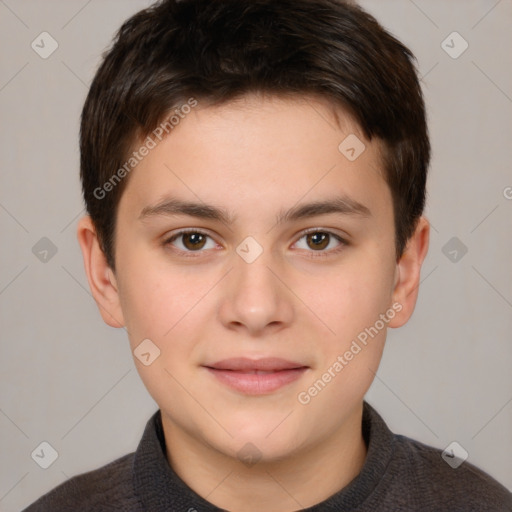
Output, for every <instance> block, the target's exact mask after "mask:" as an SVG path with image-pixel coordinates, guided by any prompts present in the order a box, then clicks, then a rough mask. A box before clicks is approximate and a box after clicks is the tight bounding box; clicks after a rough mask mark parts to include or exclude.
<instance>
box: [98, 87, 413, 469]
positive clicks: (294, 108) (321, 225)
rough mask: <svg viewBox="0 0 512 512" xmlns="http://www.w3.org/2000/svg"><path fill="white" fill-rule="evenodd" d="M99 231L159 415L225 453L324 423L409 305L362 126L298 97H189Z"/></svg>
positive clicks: (290, 445) (280, 442)
mask: <svg viewBox="0 0 512 512" xmlns="http://www.w3.org/2000/svg"><path fill="white" fill-rule="evenodd" d="M349 136H350V137H351V139H348V142H351V144H348V142H346V143H345V145H343V144H342V146H341V150H340V149H339V146H340V143H342V141H344V140H345V139H346V137H349ZM354 136H356V137H357V138H358V139H359V142H357V139H355V138H354ZM354 141H355V142H357V144H361V143H363V144H364V146H365V148H364V151H362V153H361V154H360V155H359V156H357V154H358V153H359V152H360V150H361V149H362V147H363V146H357V145H355V142H354ZM347 144H348V147H347ZM351 147H353V148H354V151H351V149H350V148H351ZM347 156H349V157H350V158H347ZM354 156H357V158H355V159H354ZM116 230H117V231H116V252H115V260H116V273H115V276H114V275H113V274H112V275H111V281H112V286H113V290H114V292H112V293H113V294H114V298H113V299H112V300H111V302H110V304H109V306H108V307H107V309H108V308H111V311H113V310H115V313H114V315H113V316H114V317H116V318H117V319H118V321H119V323H121V324H124V325H125V326H126V328H127V331H128V333H129V338H130V344H131V348H132V350H133V351H135V352H136V353H139V354H140V353H141V352H142V353H144V354H146V355H145V356H144V357H143V358H145V359H146V363H150V364H147V365H145V364H142V363H141V361H140V360H139V359H138V358H137V357H136V358H135V364H136V366H137V369H138V371H139V373H140V376H141V378H142V380H143V381H144V384H145V385H146V387H147V389H148V390H149V392H150V394H151V395H152V397H153V398H154V400H155V401H156V402H157V404H158V405H159V407H160V409H161V410H162V417H163V421H164V429H165V428H167V429H168V430H169V431H170V430H173V431H175V432H181V433H182V434H183V436H186V437H187V438H189V439H194V440H196V441H198V442H199V443H202V444H203V445H206V446H209V447H211V448H213V449H215V450H216V451H217V452H219V453H222V454H225V455H229V456H236V454H237V452H238V451H239V450H240V449H241V448H242V447H243V446H244V445H245V444H246V443H248V442H250V443H252V444H253V445H255V446H256V447H257V448H258V450H259V452H260V454H261V455H262V457H263V458H266V459H268V460H272V459H277V458H280V457H283V456H286V455H289V454H292V453H294V452H299V451H300V450H307V449H310V448H311V447H312V446H314V445H316V444H318V443H321V442H322V441H323V440H326V439H328V438H330V437H332V436H334V435H335V434H336V432H339V431H340V429H342V427H343V425H344V424H345V423H346V422H347V421H348V419H349V418H350V417H351V415H353V414H354V411H355V410H356V409H357V407H358V406H360V404H361V402H362V399H363V396H364V394H365V393H366V391H367V390H368V388H369V386H370V384H371V382H372V380H373V378H374V372H376V371H377V367H378V365H379V361H380V359H381V355H382V350H383V346H384V341H385V337H386V328H387V327H389V326H397V325H398V324H400V323H404V322H405V321H406V319H407V318H405V317H406V316H408V315H409V314H410V312H411V308H410V307H409V306H407V305H404V304H403V301H401V296H400V292H399V286H398V285H399V282H400V280H399V274H400V272H399V267H398V265H397V262H396V258H395V245H394V223H393V209H392V198H391V192H390V190H389V188H388V186H387V184H386V182H385V180H384V177H383V169H382V166H381V158H380V153H379V145H378V141H372V142H370V141H368V140H366V139H365V138H364V136H363V135H362V133H361V131H360V129H359V128H358V126H357V125H356V124H355V123H354V122H352V121H351V119H350V118H349V117H348V116H345V115H343V113H341V115H340V123H339V124H337V123H336V121H335V119H334V117H333V116H332V112H331V110H330V109H329V108H328V106H327V105H326V104H324V103H322V102H321V101H319V100H315V99H313V98H310V99H308V101H304V100H299V99H290V98H288V99H284V98H280V99H278V98H276V97H273V98H266V99H264V98H262V97H256V96H247V97H244V98H243V99H242V100H238V101H236V102H231V103H229V104H225V105H222V106H216V107H204V108H202V107H201V104H199V105H198V107H196V108H195V109H193V110H192V111H191V112H190V113H189V114H188V115H187V116H186V118H185V119H183V120H181V122H180V124H179V125H178V126H176V127H175V128H174V130H173V131H172V132H171V135H170V136H168V137H167V138H165V139H163V140H162V141H161V142H160V143H158V144H157V146H156V147H155V148H153V149H151V151H150V152H149V154H148V155H147V156H146V157H145V158H144V159H143V160H142V161H141V162H140V163H139V164H138V166H137V167H136V168H135V169H134V170H133V171H132V173H131V175H130V178H129V181H128V183H127V187H126V189H125V191H124V192H123V195H122V198H121V201H120V204H119V210H118V218H117V227H116ZM413 296H414V294H413ZM116 301H118V302H116ZM404 306H406V307H404ZM404 315H405V316H404ZM111 325H113V324H112V323H111ZM143 340H151V341H150V342H148V341H145V342H144V343H145V345H140V344H141V342H143ZM139 345H140V347H141V348H138V347H139ZM137 351H138V352H137ZM158 351H159V356H158V357H156V358H155V355H157V354H158ZM147 354H149V355H147ZM232 358H235V359H236V360H233V359H232ZM239 358H245V359H239ZM268 358H271V359H268ZM276 358H277V359H278V360H277V361H276ZM230 359H231V361H226V360H230ZM265 360H266V361H265ZM223 361H224V362H223ZM256 370H258V371H259V372H260V373H255V371H256ZM263 371H264V373H261V372H263Z"/></svg>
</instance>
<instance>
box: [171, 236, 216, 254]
mask: <svg viewBox="0 0 512 512" xmlns="http://www.w3.org/2000/svg"><path fill="white" fill-rule="evenodd" d="M208 241H210V244H211V245H210V246H209V247H208V246H207V244H208ZM164 245H171V246H173V247H174V248H176V250H177V251H178V252H180V251H181V252H184V253H187V252H188V253H190V252H203V251H202V249H213V248H215V242H214V241H213V240H212V238H211V237H210V236H209V235H207V234H206V233H202V232H201V231H180V232H178V233H175V234H174V235H173V236H171V237H170V238H168V239H167V240H166V241H165V242H164Z"/></svg>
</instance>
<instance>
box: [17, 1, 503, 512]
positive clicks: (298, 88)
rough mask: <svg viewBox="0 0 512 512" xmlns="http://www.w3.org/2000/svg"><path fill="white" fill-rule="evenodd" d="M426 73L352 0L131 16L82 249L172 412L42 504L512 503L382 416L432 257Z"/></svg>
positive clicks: (103, 127)
mask: <svg viewBox="0 0 512 512" xmlns="http://www.w3.org/2000/svg"><path fill="white" fill-rule="evenodd" d="M412 59H413V57H412V54H411V53H410V51H409V50H408V49H407V48H405V47H404V46H403V45H402V44H401V43H400V42H398V41H397V40H396V39H394V38H393V37H392V36H391V35H390V34H388V33H387V32H386V31H385V30H384V29H383V28H382V27H381V26H380V25H379V24H378V23H377V22H376V21H375V20H374V19H373V18H372V17H371V16H370V15H368V14H366V13H365V12H364V11H363V10H361V9H360V8H359V7H357V6H355V5H354V4H352V3H348V2H343V1H341V0H315V1H313V0H279V1H276V0H251V1H240V0H217V1H211V0H181V1H176V0H165V1H162V2H160V3H158V4H156V5H154V6H153V7H151V8H149V9H146V10H144V11H142V12H140V13H138V14H136V15H135V16H133V17H132V18H131V19H130V20H128V21H127V22H126V23H125V24H124V25H123V27H122V28H121V29H120V32H119V34H118V36H117V39H116V41H115V44H114V45H113V47H112V48H111V49H110V50H109V52H108V53H107V54H106V56H105V58H104V61H103V63H102V65H101V67H100V69H99V70H98V72H97V74H96V76H95V79H94V81H93V84H92V86H91V89H90V92H89V95H88V98H87V100H86V103H85V106H84V110H83V115H82V126H81V177H82V183H83V191H84V197H85V202H86V204H87V209H88V213H89V216H87V217H85V218H83V219H82V220H81V221H80V223H79V226H78V239H79V242H80V245H81V248H82V251H83V256H84V264H85V269H86V273H87V277H88V280H89V284H90V287H91V291H92V293H93V295H94V298H95V300H96V301H97V303H98V306H99V309H100V312H101V315H102V317H103V319H104V321H105V322H106V323H107V324H109V325H111V326H113V327H125V328H126V330H127V332H128V336H129V339H130V344H131V348H132V351H133V353H134V361H135V364H136V366H137V369H138V371H139V373H140V376H141V378H142V380H143V382H144V384H145V385H146V387H147V389H148V391H149V393H150V394H151V396H152V397H153V398H154V400H155V401H156V403H157V404H158V406H159V411H158V412H157V413H155V415H154V416H153V417H152V418H151V419H150V420H149V422H148V424H147V427H146V430H145V432H144V435H143V438H142V440H141V442H140V444H139V446H138V448H137V450H136V452H134V453H132V454H129V455H126V456H125V457H123V458H121V459H118V460H116V461H114V462H112V463H111V464H109V465H107V466H105V467H103V468H100V469H98V470H96V471H92V472H90V473H87V474H85V475H81V476H78V477H75V478H72V479H71V480H69V481H68V482H65V483H64V484H62V485H61V486H59V487H58V488H57V489H55V490H53V491H51V492H50V493H48V494H47V495H46V496H44V497H42V498H41V499H40V500H39V501H37V502H36V503H35V504H33V505H32V506H30V507H29V508H28V509H27V510H28V511H30V512H34V511H43V510H45V511H46V510H48V511H49V510H52V511H57V510H123V511H143V510H147V511H150V512H158V511H184V512H186V511H189V512H193V511H198V512H201V511H214V510H229V511H235V512H255V511H265V512H290V511H295V510H302V509H307V510H311V511H327V510H332V511H341V510H347V511H348V510H351V511H361V512H362V511H391V510H392V511H411V510H415V511H416V510H424V511H427V510H429V511H432V510H435V511H439V510H450V511H482V510H496V511H498V510H499V511H510V510H512V497H511V494H510V493H509V492H508V491H507V489H505V487H503V486H502V485H500V484H499V483H498V482H496V481H495V480H493V479H492V478H491V477H490V476H488V475H487V474H485V473H484V472H482V471H481V470H479V469H477V468H475V467H474V466H472V465H471V464H469V463H467V462H464V463H463V464H462V465H460V466H459V467H457V469H454V468H453V467H452V465H450V464H447V463H446V462H445V461H444V460H443V459H442V457H441V451H440V450H438V449H435V448H432V447H428V446H425V445H424V444H422V443H419V442H417V441H414V440H412V439H409V438H406V437H404V436H399V435H395V434H393V433H392V432H391V431H390V430H389V429H388V428H387V426H386V424H385V423H384V421H383V420H382V418H381V417H380V416H379V414H378V413H377V412H376V411H375V410H374V409H373V408H372V407H371V406H370V405H369V404H368V403H367V402H365V401H364V396H365V393H366V392H367V390H368V388H369V387H370V384H371V383H372V380H373V378H374V376H375V372H376V371H377V368H378V366H379V362H380V359H381V355H382V351H383V348H384V343H385V338H386V330H387V328H388V327H394V328H395V327H400V326H401V325H403V324H405V323H406V322H407V321H408V319H409V318H410V316H411V314H412V312H413V310H414V307H415V303H416V298H417V294H418V286H419V278H420V269H421V265H422V262H423V260H424V258H425V255H426V253H427V249H428V240H429V224H428V221H427V220H426V219H425V217H423V216H422V212H423V208H424V202H425V183H426V175H427V168H428V164H429V158H430V145H429V139H428V133H427V126H426V120H425V110H424V103H423V98H422V94H421V89H420V85H419V83H418V78H417V75H416V72H415V68H414V66H413V61H412ZM453 466H455V464H453Z"/></svg>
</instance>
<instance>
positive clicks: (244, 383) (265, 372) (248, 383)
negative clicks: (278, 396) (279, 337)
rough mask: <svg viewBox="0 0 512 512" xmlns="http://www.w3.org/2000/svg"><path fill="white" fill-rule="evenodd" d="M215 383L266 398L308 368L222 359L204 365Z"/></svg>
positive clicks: (275, 360)
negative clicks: (215, 380) (266, 395)
mask: <svg viewBox="0 0 512 512" xmlns="http://www.w3.org/2000/svg"><path fill="white" fill-rule="evenodd" d="M203 366H204V368H206V369H207V370H208V371H209V372H210V373H211V374H212V375H213V376H214V377H215V378H216V379H217V380H218V381H220V382H221V383H223V384H225V385H226V386H228V387H230V388H231V389H234V390H236V391H239V392H241V393H243V394H246V395H263V394H269V393H272V392H274V391H277V390H278V389H280V388H282V387H284V386H286V385H288V384H291V383H292V382H294V381H296V380H297V379H299V378H300V377H301V376H302V375H303V374H304V373H305V372H306V371H307V370H308V369H309V366H306V365H303V364H302V363H297V362H294V361H287V360H285V359H279V358H264V359H257V360H255V359H248V358H244V357H238V358H231V359H224V360H222V361H217V362H216V363H212V364H208V365H203Z"/></svg>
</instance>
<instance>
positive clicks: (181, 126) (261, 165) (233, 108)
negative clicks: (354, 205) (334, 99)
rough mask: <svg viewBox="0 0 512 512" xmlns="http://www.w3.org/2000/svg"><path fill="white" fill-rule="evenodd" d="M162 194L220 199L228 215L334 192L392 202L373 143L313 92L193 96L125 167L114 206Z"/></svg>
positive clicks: (143, 205)
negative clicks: (224, 98) (221, 98)
mask: <svg viewBox="0 0 512 512" xmlns="http://www.w3.org/2000/svg"><path fill="white" fill-rule="evenodd" d="M150 137H151V134H150ZM152 138H153V139H154V138H155V137H154V136H153V137H152ZM155 140H156V139H155ZM169 194H172V195H173V196H175V197H176V196H177V197H178V198H180V199H182V200H184V201H187V200H193V201H194V202H196V203H197V202H204V203H208V204H210V203H215V204H218V205H224V206H226V208H225V209H226V210H229V211H230V212H233V216H235V212H237V210H240V211H242V212H243V211H244V210H246V209H247V208H249V207H252V208H256V210H253V211H256V212H261V213H263V212H264V211H265V210H266V209H268V208H272V209H275V210H276V211H275V212H273V214H275V213H278V212H277V210H279V211H280V212H282V210H283V208H282V206H283V205H284V206H287V207H288V206H289V207H291V206H293V205H294V204H297V203H299V202H300V201H301V198H303V199H304V200H306V199H308V200H310V201H311V200H313V199H319V198H325V197H327V196H331V197H332V196H333V195H337V196H340V195H343V196H346V197H348V198H349V199H352V200H353V201H354V202H358V203H360V204H362V205H367V204H368V203H370V204H371V205H372V209H374V208H377V209H379V208H381V209H382V208H384V209H386V207H388V206H389V204H387V205H386V202H388V203H391V196H390V191H389V188H388V186H387V184H386V182H385V180H384V172H383V169H382V158H381V145H380V142H379V141H378V140H376V139H374V140H372V141H371V142H370V141H368V140H367V139H366V138H365V137H364V135H363V134H362V132H361V130H360V128H359V126H358V125H357V123H355V122H354V121H353V119H352V118H351V117H350V116H349V115H347V114H345V113H344V112H343V111H340V110H339V109H336V110H335V109H334V108H333V107H332V106H330V105H329V104H328V103H327V102H326V101H322V100H321V99H318V98H314V97H300V98H298V97H275V96H274V97H268V96H267V97H262V96H259V95H251V96H245V97H243V98H240V99H238V100H235V101H231V102H229V103H224V104H221V105H216V106H208V105H203V104H201V102H198V105H197V106H196V107H195V108H194V109H191V110H190V111H189V112H188V113H187V114H186V115H183V116H182V117H181V118H180V119H179V121H178V123H177V124H176V125H174V126H173V128H172V130H170V132H169V134H168V135H167V136H166V137H164V138H163V139H162V141H158V140H156V144H155V146H154V148H153V149H151V151H149V153H148V154H147V155H146V156H145V157H144V158H143V159H142V160H141V161H140V162H139V163H138V165H137V166H136V168H135V169H134V170H133V171H132V172H131V175H130V177H129V181H128V184H127V187H126V190H125V191H124V193H123V196H122V198H121V203H123V202H124V203H129V204H130V212H131V213H132V214H133V215H137V216H139V215H140V214H141V213H142V211H143V210H144V209H146V210H147V209H148V208H150V207H151V206H155V205H157V204H158V203H161V202H162V201H163V200H164V199H165V198H166V197H167V196H168V195H169ZM120 207H121V205H120ZM237 218H239V216H237Z"/></svg>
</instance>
